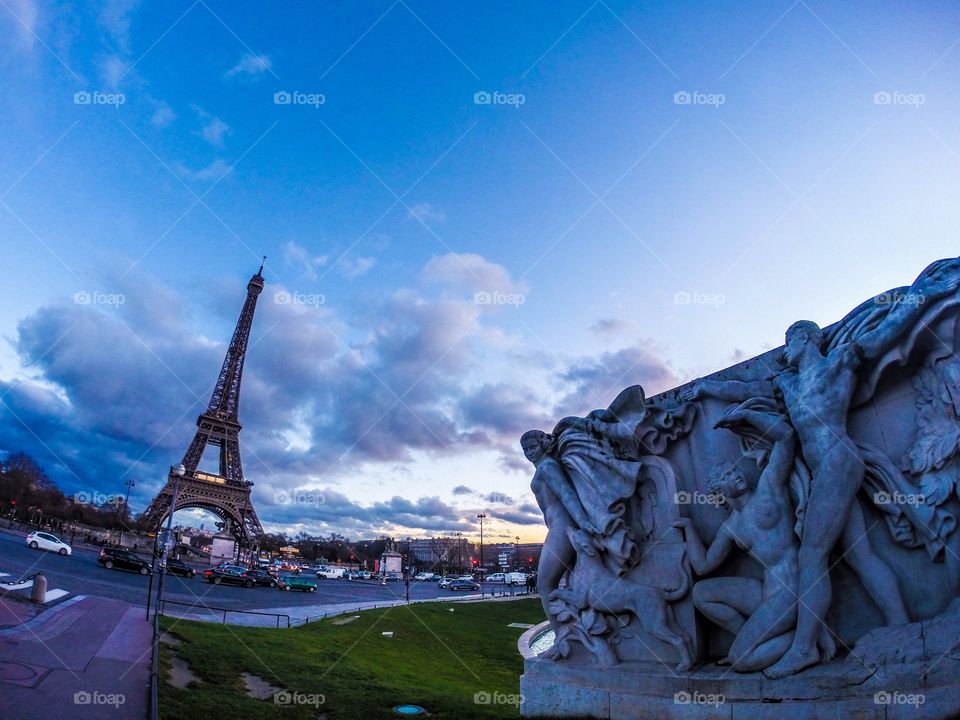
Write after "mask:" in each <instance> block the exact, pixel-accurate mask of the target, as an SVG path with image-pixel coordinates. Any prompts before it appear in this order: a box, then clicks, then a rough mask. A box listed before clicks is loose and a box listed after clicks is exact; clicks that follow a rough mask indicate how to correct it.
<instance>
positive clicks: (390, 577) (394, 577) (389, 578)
mask: <svg viewBox="0 0 960 720" xmlns="http://www.w3.org/2000/svg"><path fill="white" fill-rule="evenodd" d="M384 581H385V582H400V573H395V572H391V573H387V575H386V577H385V578H384Z"/></svg>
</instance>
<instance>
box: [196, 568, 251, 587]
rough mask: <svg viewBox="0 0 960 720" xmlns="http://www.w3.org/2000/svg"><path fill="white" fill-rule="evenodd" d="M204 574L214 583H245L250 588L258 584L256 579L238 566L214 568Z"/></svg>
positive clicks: (208, 580)
mask: <svg viewBox="0 0 960 720" xmlns="http://www.w3.org/2000/svg"><path fill="white" fill-rule="evenodd" d="M204 575H206V577H207V582H209V583H213V584H214V585H243V586H244V587H248V588H252V587H253V586H254V585H256V581H255V580H254V579H253V578H251V577H247V574H246V572H245V571H241V570H238V569H236V568H213V570H211V571H210V574H209V575H207V574H206V573H204Z"/></svg>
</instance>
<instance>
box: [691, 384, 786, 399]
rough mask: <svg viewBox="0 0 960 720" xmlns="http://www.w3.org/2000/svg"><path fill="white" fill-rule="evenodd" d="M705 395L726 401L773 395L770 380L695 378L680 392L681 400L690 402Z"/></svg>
mask: <svg viewBox="0 0 960 720" xmlns="http://www.w3.org/2000/svg"><path fill="white" fill-rule="evenodd" d="M705 397H714V398H717V399H718V400H726V401H727V402H743V401H745V400H749V399H751V398H756V397H774V387H773V382H772V381H770V380H754V381H752V382H744V381H742V380H703V379H701V380H695V381H694V382H693V384H691V385H690V386H689V387H687V388H685V389H684V390H683V391H681V393H680V398H681V400H684V401H685V402H690V401H693V400H699V399H701V398H705Z"/></svg>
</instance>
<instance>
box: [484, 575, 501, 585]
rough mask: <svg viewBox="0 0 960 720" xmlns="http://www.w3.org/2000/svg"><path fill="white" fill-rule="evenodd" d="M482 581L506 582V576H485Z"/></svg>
mask: <svg viewBox="0 0 960 720" xmlns="http://www.w3.org/2000/svg"><path fill="white" fill-rule="evenodd" d="M483 581H484V582H488V583H502V582H506V576H505V575H504V574H503V573H493V574H492V575H487V576H486V577H485V578H484V579H483Z"/></svg>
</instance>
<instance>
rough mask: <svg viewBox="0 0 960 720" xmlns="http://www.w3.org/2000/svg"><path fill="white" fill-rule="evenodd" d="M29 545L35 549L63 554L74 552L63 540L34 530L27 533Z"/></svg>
mask: <svg viewBox="0 0 960 720" xmlns="http://www.w3.org/2000/svg"><path fill="white" fill-rule="evenodd" d="M27 546H28V547H32V548H33V549H34V550H50V551H51V552H55V553H60V554H61V555H69V554H70V553H72V552H73V549H72V548H71V547H70V546H69V545H67V544H66V543H65V542H63V540H61V539H60V538H58V537H54V536H53V535H51V534H50V533H45V532H32V533H30V534H29V535H27Z"/></svg>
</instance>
